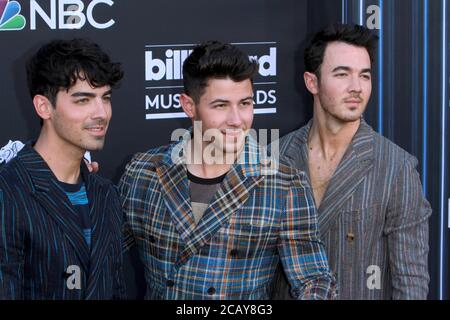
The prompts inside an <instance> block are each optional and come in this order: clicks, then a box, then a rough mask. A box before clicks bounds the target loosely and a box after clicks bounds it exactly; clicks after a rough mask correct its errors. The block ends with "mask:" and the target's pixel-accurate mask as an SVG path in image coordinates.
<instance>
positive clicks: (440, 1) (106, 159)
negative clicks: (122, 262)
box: [0, 0, 449, 299]
mask: <svg viewBox="0 0 450 320" xmlns="http://www.w3.org/2000/svg"><path fill="white" fill-rule="evenodd" d="M0 2H1V1H0ZM3 2H4V1H3ZM10 2H11V1H10ZM17 2H18V3H19V4H20V5H21V11H20V14H21V15H23V17H24V19H25V20H26V25H25V26H24V28H23V29H22V30H15V31H0V43H1V47H0V58H1V61H2V64H1V65H0V77H1V81H0V110H1V113H0V114H1V117H0V128H1V129H0V145H4V144H6V142H7V141H8V140H9V139H20V140H23V141H24V140H29V139H33V138H36V137H37V135H38V133H39V120H38V119H37V117H36V116H35V114H34V111H33V107H32V103H31V99H30V97H29V95H28V92H27V88H26V79H25V68H24V65H25V61H26V59H27V58H28V57H29V56H30V55H31V54H32V53H33V52H35V51H36V49H37V48H38V47H39V46H40V45H42V44H43V43H45V42H47V41H48V40H50V39H55V38H73V37H87V38H90V39H92V40H94V41H96V42H98V43H99V44H100V45H102V47H104V49H105V50H106V51H107V52H109V53H110V54H111V56H112V57H113V59H114V60H116V61H121V62H123V65H124V68H125V79H124V81H123V84H122V86H121V87H120V89H118V90H117V91H116V92H115V93H114V95H113V120H112V123H111V126H110V130H109V132H108V138H107V143H106V146H105V148H104V150H102V151H101V152H97V153H96V154H94V155H93V157H94V159H95V160H97V161H99V162H100V165H101V173H102V174H103V175H104V176H106V177H108V178H110V179H112V180H113V181H114V182H118V179H119V178H120V175H121V174H122V172H123V169H124V166H125V164H126V163H127V162H128V161H129V159H130V158H131V156H132V155H133V154H134V153H135V152H138V151H144V150H147V149H149V148H152V147H155V146H158V145H162V144H166V143H168V142H170V134H171V132H172V131H173V130H174V129H176V128H180V127H188V126H189V125H190V123H189V121H188V120H187V119H185V118H170V119H158V120H155V119H152V120H147V119H146V117H148V115H150V117H154V116H155V115H156V114H157V115H160V114H163V116H165V117H167V113H177V112H181V110H180V108H179V107H177V103H176V100H173V96H174V95H176V94H177V93H179V92H180V90H181V89H180V88H178V86H180V84H181V82H180V80H166V79H161V80H152V81H149V80H146V53H147V54H148V53H149V52H150V51H151V53H152V57H153V58H154V59H159V60H161V61H162V62H163V63H164V64H166V63H167V59H170V57H167V56H166V52H168V51H167V50H172V51H171V52H175V51H176V50H189V49H190V48H191V47H192V46H189V45H191V44H195V43H199V42H201V41H204V40H208V39H217V40H221V41H226V42H233V43H238V44H239V46H240V47H241V48H242V49H243V50H245V51H246V52H247V53H249V55H257V56H258V57H260V58H261V57H262V56H266V58H269V60H270V59H272V60H273V61H272V62H273V63H275V65H270V67H271V68H272V71H274V70H275V72H274V73H273V74H272V75H268V76H261V75H260V76H258V77H257V79H256V82H258V83H259V84H258V85H255V89H256V90H258V91H261V92H262V93H261V96H262V99H261V100H262V102H264V101H263V100H266V101H265V103H261V104H260V105H258V106H257V107H258V108H266V109H270V110H271V113H268V114H258V115H256V116H255V122H254V126H255V127H256V128H269V129H280V133H281V135H283V134H285V133H287V132H289V131H292V130H293V129H295V128H298V127H299V126H301V125H303V124H304V123H305V122H306V121H307V120H309V119H310V117H311V115H312V107H311V97H310V96H309V94H308V93H307V92H306V90H305V88H304V85H303V79H302V73H303V49H304V46H305V43H306V41H307V40H308V39H309V35H310V34H312V33H314V32H316V31H318V30H319V29H321V28H322V27H324V26H325V25H327V24H329V23H331V22H335V21H343V22H353V23H358V24H364V25H366V26H369V27H374V21H375V22H379V23H378V25H377V24H376V23H375V32H377V33H378V34H379V36H380V48H379V49H380V54H379V55H378V57H377V61H376V62H375V64H374V80H373V81H374V83H373V95H372V99H371V101H370V103H369V106H368V109H367V111H366V114H365V117H366V119H367V121H368V122H369V123H370V124H371V125H372V126H373V127H374V128H375V129H376V130H378V131H379V132H380V133H382V134H384V135H385V136H386V137H388V138H389V139H391V140H393V141H394V142H396V143H397V144H399V145H400V146H401V147H403V148H404V149H405V150H407V151H408V152H410V153H412V154H413V155H415V156H416V157H417V158H418V160H419V167H418V170H419V172H420V174H421V176H422V179H423V181H424V192H425V193H426V195H427V198H428V199H429V200H430V202H431V204H432V207H433V216H432V219H431V221H430V228H431V229H430V246H431V251H430V273H431V277H432V278H431V284H430V298H434V299H436V298H447V297H448V294H449V292H448V290H449V286H448V280H447V279H448V278H447V271H446V270H447V269H448V265H449V261H448V259H449V257H448V254H447V248H448V218H447V216H448V207H447V204H448V198H449V196H448V189H447V188H446V185H447V178H448V174H447V172H446V168H445V163H446V160H447V153H448V151H447V150H448V149H449V146H448V141H447V128H446V126H447V125H446V123H447V110H446V107H448V104H449V103H448V83H449V81H448V63H446V60H447V55H448V48H449V43H448V36H447V34H448V31H449V30H448V23H447V21H446V20H447V17H448V10H449V9H448V4H447V0H428V1H427V0H384V1H383V0H341V1H337V0H336V1H335V0H333V1H330V0H319V1H317V0H316V1H313V0H302V1H301V0H284V1H276V0H247V1H238V0H229V1H207V0H196V1H181V0H164V1H163V0H153V1H141V0H115V1H110V2H109V4H111V6H110V5H107V4H105V3H102V2H100V3H99V2H98V0H94V1H87V0H86V1H83V3H84V4H85V7H86V8H85V9H84V10H83V14H84V15H86V16H87V14H86V13H87V10H86V9H87V7H89V6H92V5H94V4H95V3H98V4H97V5H95V8H94V10H93V18H94V20H95V21H97V22H98V23H105V22H107V21H109V20H110V19H114V24H113V25H112V26H110V27H108V28H105V29H98V28H96V27H95V26H92V25H91V23H90V21H86V23H85V25H84V26H83V27H82V28H80V29H75V30H69V29H62V27H64V23H67V22H70V21H72V22H76V21H77V18H76V17H75V18H74V17H70V16H66V17H64V16H62V18H63V21H59V12H54V13H53V14H54V16H52V14H51V13H52V12H51V5H52V4H54V5H55V7H56V8H58V5H59V1H58V0H45V1H44V0H34V1H28V0H27V1H25V0H17ZM31 3H36V4H38V5H39V6H40V7H42V10H43V11H44V12H45V13H46V14H47V15H48V16H49V17H50V18H51V17H54V20H53V21H54V28H50V27H49V26H48V25H47V23H46V22H45V21H44V19H42V18H41V17H40V16H39V15H38V16H36V28H31V10H30V4H31ZM371 6H376V7H371ZM374 8H375V9H376V8H378V9H379V11H378V12H380V13H381V15H379V16H377V15H375V16H374V14H373V11H370V10H369V9H371V10H373V9H374ZM69 9H70V8H69V7H68V6H66V7H65V10H69ZM368 10H369V12H368ZM0 16H1V14H0ZM374 19H375V20H374ZM1 28H2V25H0V29H1ZM271 50H272V51H271ZM273 50H275V54H276V57H275V55H273V54H270V52H273ZM269 55H270V56H269ZM147 62H148V61H147ZM172 62H173V61H169V64H171V63H172ZM156 69H157V68H155V69H153V71H154V72H157V71H158V70H156ZM147 71H148V70H147ZM166 77H167V73H166ZM269 91H272V93H271V94H272V99H266V98H267V97H266V98H264V95H265V94H266V95H267V94H268V93H269ZM157 96H158V97H159V98H161V99H163V101H164V103H163V104H164V105H165V106H167V107H165V106H163V105H162V104H161V103H159V105H158V107H159V109H156V106H155V105H153V106H149V105H148V104H147V103H146V97H149V98H150V100H151V101H155V99H156V97H157ZM159 98H158V99H159ZM268 100H272V101H268ZM169 101H171V103H169ZM159 102H160V101H159ZM133 254H134V253H133ZM136 261H137V257H135V256H134V257H133V258H132V259H131V260H129V265H128V268H127V276H128V277H129V282H130V284H131V288H130V293H131V296H132V297H136V296H138V297H141V296H142V292H143V291H144V287H143V283H142V279H141V278H138V280H135V279H134V277H135V275H134V274H133V272H132V270H133V267H132V266H131V265H132V264H133V265H136ZM140 271H142V270H140ZM140 271H138V272H137V275H139V274H140ZM136 283H137V285H136Z"/></svg>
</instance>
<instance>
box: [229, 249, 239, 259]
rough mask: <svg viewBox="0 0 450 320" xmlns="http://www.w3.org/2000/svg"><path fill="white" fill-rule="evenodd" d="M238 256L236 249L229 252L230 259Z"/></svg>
mask: <svg viewBox="0 0 450 320" xmlns="http://www.w3.org/2000/svg"><path fill="white" fill-rule="evenodd" d="M238 254H239V250H238V249H232V250H231V251H230V256H232V257H235V258H236V257H237V256H238Z"/></svg>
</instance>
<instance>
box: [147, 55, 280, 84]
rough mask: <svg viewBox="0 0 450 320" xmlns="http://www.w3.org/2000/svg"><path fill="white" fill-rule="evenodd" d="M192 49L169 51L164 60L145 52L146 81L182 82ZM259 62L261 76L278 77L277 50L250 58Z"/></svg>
mask: <svg viewBox="0 0 450 320" xmlns="http://www.w3.org/2000/svg"><path fill="white" fill-rule="evenodd" d="M191 52H192V49H190V50H188V49H181V50H179V49H167V50H166V51H165V53H164V58H163V59H164V60H163V59H158V58H155V55H154V52H153V50H149V51H146V52H145V81H154V80H155V81H159V80H163V79H165V80H181V79H183V72H182V70H183V63H184V60H186V58H187V57H188V56H189V55H190V54H191ZM249 58H250V59H253V60H257V61H258V62H259V70H258V71H259V74H260V75H261V76H263V77H268V76H276V75H277V69H276V66H277V65H276V59H277V48H276V47H271V48H269V54H266V55H262V56H260V57H258V56H256V55H254V56H249Z"/></svg>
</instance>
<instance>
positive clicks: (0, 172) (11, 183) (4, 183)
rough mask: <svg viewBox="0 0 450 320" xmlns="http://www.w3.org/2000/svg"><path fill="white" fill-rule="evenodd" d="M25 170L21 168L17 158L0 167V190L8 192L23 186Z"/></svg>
mask: <svg viewBox="0 0 450 320" xmlns="http://www.w3.org/2000/svg"><path fill="white" fill-rule="evenodd" d="M25 176H26V170H25V169H24V168H23V167H22V165H21V163H20V160H19V159H18V158H14V159H12V160H11V161H10V162H8V163H6V164H3V165H0V189H2V190H9V189H13V188H14V187H17V186H20V185H23V184H24V181H26V179H25Z"/></svg>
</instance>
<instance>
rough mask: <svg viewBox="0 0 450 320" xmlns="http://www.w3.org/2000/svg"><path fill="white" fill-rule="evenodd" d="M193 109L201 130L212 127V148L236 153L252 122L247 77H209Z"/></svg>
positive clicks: (242, 143) (250, 89)
mask: <svg viewBox="0 0 450 320" xmlns="http://www.w3.org/2000/svg"><path fill="white" fill-rule="evenodd" d="M194 109H195V115H194V120H196V121H201V122H202V131H203V133H204V132H205V131H207V130H210V129H216V130H215V131H216V133H217V134H216V135H215V136H216V139H214V142H212V143H213V145H214V149H216V150H220V151H221V152H223V153H236V152H238V151H240V150H241V148H242V147H243V145H244V142H245V136H246V134H247V132H248V130H250V129H251V127H252V123H253V88H252V83H251V81H250V80H249V79H247V80H244V81H241V82H235V81H233V80H231V79H229V78H227V79H210V80H209V81H208V85H207V87H206V88H205V91H204V93H203V94H202V96H201V97H200V99H199V102H198V103H197V104H195V108H194ZM213 131H214V130H213ZM210 132H211V131H210ZM207 144H208V142H207V143H205V144H204V146H205V145H207Z"/></svg>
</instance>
